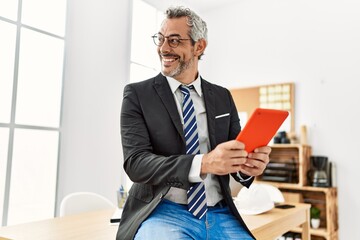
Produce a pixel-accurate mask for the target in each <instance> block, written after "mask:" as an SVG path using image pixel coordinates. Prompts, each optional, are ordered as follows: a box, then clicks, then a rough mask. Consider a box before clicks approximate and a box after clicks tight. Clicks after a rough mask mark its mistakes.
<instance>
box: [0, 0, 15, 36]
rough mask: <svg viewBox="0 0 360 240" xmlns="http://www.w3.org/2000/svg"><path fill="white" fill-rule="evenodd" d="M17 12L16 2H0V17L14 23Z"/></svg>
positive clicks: (12, 0) (10, 0)
mask: <svg viewBox="0 0 360 240" xmlns="http://www.w3.org/2000/svg"><path fill="white" fill-rule="evenodd" d="M17 12H18V0H0V16H2V17H5V18H9V19H11V20H14V21H16V19H17ZM1 36H2V35H1Z"/></svg>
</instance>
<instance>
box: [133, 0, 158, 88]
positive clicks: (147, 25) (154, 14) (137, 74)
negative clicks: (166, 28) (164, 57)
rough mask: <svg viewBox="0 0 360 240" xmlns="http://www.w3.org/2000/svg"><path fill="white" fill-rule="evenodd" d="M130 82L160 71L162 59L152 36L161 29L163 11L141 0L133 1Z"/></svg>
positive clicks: (151, 75)
mask: <svg viewBox="0 0 360 240" xmlns="http://www.w3.org/2000/svg"><path fill="white" fill-rule="evenodd" d="M132 12H133V15H132V34H131V63H130V82H138V81H142V80H145V79H147V78H150V77H153V76H155V75H157V74H158V73H159V66H160V60H159V57H158V55H157V53H156V46H155V44H154V43H153V41H152V39H151V36H152V35H154V34H155V33H157V32H158V31H159V27H160V23H161V21H162V19H163V13H162V12H161V11H159V10H157V9H156V8H155V7H153V6H151V5H149V4H147V3H145V2H144V1H141V0H135V1H133V11H132Z"/></svg>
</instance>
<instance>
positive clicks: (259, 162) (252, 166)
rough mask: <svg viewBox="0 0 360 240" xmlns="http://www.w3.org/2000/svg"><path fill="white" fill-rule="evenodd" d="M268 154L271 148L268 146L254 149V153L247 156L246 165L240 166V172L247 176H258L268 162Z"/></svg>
mask: <svg viewBox="0 0 360 240" xmlns="http://www.w3.org/2000/svg"><path fill="white" fill-rule="evenodd" d="M270 152H271V148H270V147H268V146H264V147H259V148H256V149H255V150H254V152H252V153H249V154H248V156H247V159H246V163H245V164H244V165H242V166H241V170H240V172H242V173H244V174H246V175H248V176H259V175H260V174H262V173H263V172H264V170H265V168H266V166H267V164H268V163H269V161H270V159H269V154H270Z"/></svg>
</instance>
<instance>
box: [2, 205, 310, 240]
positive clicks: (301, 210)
mask: <svg viewBox="0 0 360 240" xmlns="http://www.w3.org/2000/svg"><path fill="white" fill-rule="evenodd" d="M291 205H295V208H288V209H279V208H274V209H272V210H270V211H269V212H266V213H263V214H260V215H252V216H243V219H244V221H245V223H246V225H247V226H248V228H249V229H250V230H251V232H252V233H253V234H254V236H255V237H256V239H259V240H274V239H276V238H277V237H279V236H281V235H282V234H284V233H286V232H288V231H290V230H291V229H294V228H296V227H298V226H300V225H301V227H302V234H301V235H302V238H301V239H302V240H310V204H304V203H296V204H294V203H291ZM0 232H1V231H0ZM0 235H1V233H0Z"/></svg>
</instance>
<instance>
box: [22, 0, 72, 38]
mask: <svg viewBox="0 0 360 240" xmlns="http://www.w3.org/2000/svg"><path fill="white" fill-rule="evenodd" d="M65 10H66V1H64V0H51V1H49V0H22V18H21V20H22V22H23V23H24V24H26V25H29V26H31V27H35V28H39V29H41V30H44V31H47V32H51V33H53V34H56V35H59V36H64V33H65Z"/></svg>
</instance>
